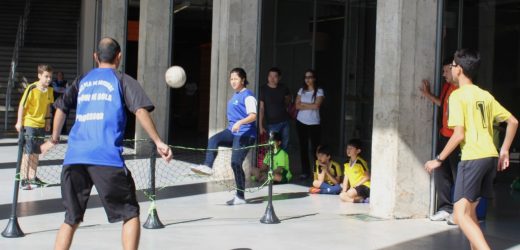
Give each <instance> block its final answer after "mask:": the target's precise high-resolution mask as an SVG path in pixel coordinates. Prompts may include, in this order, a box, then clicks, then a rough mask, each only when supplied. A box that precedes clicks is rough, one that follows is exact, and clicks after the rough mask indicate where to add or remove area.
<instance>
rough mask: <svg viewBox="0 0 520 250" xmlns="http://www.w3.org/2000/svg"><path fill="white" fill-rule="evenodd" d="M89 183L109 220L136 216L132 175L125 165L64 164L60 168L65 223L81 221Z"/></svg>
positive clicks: (85, 206) (70, 223)
mask: <svg viewBox="0 0 520 250" xmlns="http://www.w3.org/2000/svg"><path fill="white" fill-rule="evenodd" d="M93 185H94V186H96V190H97V192H98V194H99V199H100V200H101V203H102V204H103V207H104V208H105V213H106V214H107V218H108V221H109V222H110V223H112V222H118V221H127V220H129V219H132V218H134V217H138V216H139V204H138V203H137V198H136V195H135V184H134V179H133V178H132V174H131V173H130V171H129V170H128V169H127V168H126V166H125V167H123V168H117V167H107V166H93V165H66V166H63V169H62V172H61V196H62V200H63V205H64V206H65V223H67V224H69V225H74V224H78V223H80V222H82V221H83V215H84V214H85V210H86V209H87V202H88V199H89V197H90V191H91V189H92V186H93Z"/></svg>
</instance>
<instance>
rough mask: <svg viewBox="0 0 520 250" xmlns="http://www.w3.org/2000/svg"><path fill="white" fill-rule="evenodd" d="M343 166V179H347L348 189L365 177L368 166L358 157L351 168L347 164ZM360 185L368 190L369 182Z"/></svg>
mask: <svg viewBox="0 0 520 250" xmlns="http://www.w3.org/2000/svg"><path fill="white" fill-rule="evenodd" d="M343 166H344V167H345V170H343V172H344V173H345V177H346V178H348V182H349V186H350V187H353V185H356V184H357V183H358V182H359V181H360V180H361V179H362V178H363V176H365V172H368V164H367V162H366V161H365V160H363V158H361V157H358V158H357V159H356V162H354V164H353V165H352V166H350V163H349V162H347V163H345V164H344V165H343ZM361 185H364V186H366V187H368V188H370V181H365V182H363V184H361Z"/></svg>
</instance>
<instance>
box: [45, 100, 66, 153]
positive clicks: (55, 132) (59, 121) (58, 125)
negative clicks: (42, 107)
mask: <svg viewBox="0 0 520 250" xmlns="http://www.w3.org/2000/svg"><path fill="white" fill-rule="evenodd" d="M66 118H67V115H66V114H65V112H63V110H62V109H61V108H56V112H55V113H54V121H53V124H54V126H53V127H52V135H51V139H50V140H47V141H46V142H45V143H43V144H42V145H41V146H40V150H41V151H42V154H45V153H47V151H49V150H50V149H51V148H52V147H53V146H54V145H56V144H58V143H59V141H60V134H61V129H62V128H63V124H64V123H65V119H66Z"/></svg>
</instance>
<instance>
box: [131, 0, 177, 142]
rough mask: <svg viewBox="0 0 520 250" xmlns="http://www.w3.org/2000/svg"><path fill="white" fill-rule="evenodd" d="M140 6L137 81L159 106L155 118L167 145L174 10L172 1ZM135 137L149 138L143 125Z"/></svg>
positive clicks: (145, 2)
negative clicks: (168, 81)
mask: <svg viewBox="0 0 520 250" xmlns="http://www.w3.org/2000/svg"><path fill="white" fill-rule="evenodd" d="M140 6H141V8H140V14H139V52H138V66H137V80H138V81H139V82H140V83H141V84H142V85H143V88H144V89H145V91H146V93H147V94H148V96H149V97H150V99H151V100H152V102H153V104H154V105H155V110H154V111H153V113H152V118H153V120H154V122H155V125H156V127H157V131H158V132H159V135H160V136H161V138H162V139H163V140H164V141H166V140H167V139H168V122H169V114H170V112H169V106H170V89H169V87H167V85H166V83H165V80H164V73H165V72H166V69H168V67H169V66H170V53H171V41H170V34H171V33H172V32H173V28H172V22H171V20H172V16H171V15H173V6H172V1H156V0H141V2H140ZM136 124H138V123H136ZM135 133H136V135H135V138H136V139H141V138H148V135H147V134H146V132H145V131H144V130H143V129H142V127H141V126H139V125H137V127H136V132H135Z"/></svg>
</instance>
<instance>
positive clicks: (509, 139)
mask: <svg viewBox="0 0 520 250" xmlns="http://www.w3.org/2000/svg"><path fill="white" fill-rule="evenodd" d="M505 122H506V123H507V127H506V135H505V137H504V142H503V143H502V147H501V148H500V155H499V158H498V167H497V168H498V171H502V170H506V169H507V168H508V167H509V148H510V147H511V143H513V139H514V138H515V134H516V130H517V128H518V120H517V119H516V118H515V117H514V116H512V115H511V116H510V117H509V118H507V120H506V121H505Z"/></svg>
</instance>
